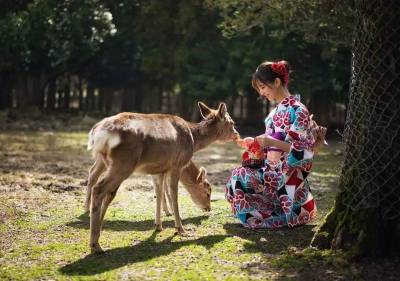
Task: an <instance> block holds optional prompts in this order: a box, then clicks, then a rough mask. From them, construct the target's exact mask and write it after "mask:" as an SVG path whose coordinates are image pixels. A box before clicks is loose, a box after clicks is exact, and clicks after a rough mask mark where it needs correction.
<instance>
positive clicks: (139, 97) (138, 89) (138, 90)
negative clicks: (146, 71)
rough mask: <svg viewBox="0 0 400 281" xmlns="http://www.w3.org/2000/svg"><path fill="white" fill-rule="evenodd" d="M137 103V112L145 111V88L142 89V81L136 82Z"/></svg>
mask: <svg viewBox="0 0 400 281" xmlns="http://www.w3.org/2000/svg"><path fill="white" fill-rule="evenodd" d="M134 93H135V96H134V97H135V104H134V107H133V108H134V110H135V111H136V112H143V89H142V83H141V82H137V83H136V84H135V91H134Z"/></svg>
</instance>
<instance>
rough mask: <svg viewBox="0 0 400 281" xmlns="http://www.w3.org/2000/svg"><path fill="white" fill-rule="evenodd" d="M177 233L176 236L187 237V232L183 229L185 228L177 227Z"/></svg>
mask: <svg viewBox="0 0 400 281" xmlns="http://www.w3.org/2000/svg"><path fill="white" fill-rule="evenodd" d="M175 229H176V231H175V235H180V236H185V234H186V232H185V230H184V229H183V227H182V226H181V227H175Z"/></svg>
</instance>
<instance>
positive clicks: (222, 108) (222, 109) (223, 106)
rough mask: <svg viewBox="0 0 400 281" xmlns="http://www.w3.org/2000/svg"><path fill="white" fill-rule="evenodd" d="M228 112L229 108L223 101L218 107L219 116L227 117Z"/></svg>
mask: <svg viewBox="0 0 400 281" xmlns="http://www.w3.org/2000/svg"><path fill="white" fill-rule="evenodd" d="M227 112H228V109H226V104H225V103H223V102H221V103H220V104H219V107H218V116H219V117H221V118H223V117H225V115H226V113H227Z"/></svg>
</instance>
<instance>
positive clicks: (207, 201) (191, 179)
mask: <svg viewBox="0 0 400 281" xmlns="http://www.w3.org/2000/svg"><path fill="white" fill-rule="evenodd" d="M206 176H207V171H206V169H205V168H204V167H200V168H198V167H197V166H196V164H195V163H194V162H193V161H192V160H190V161H189V163H188V164H187V165H186V166H185V167H183V168H182V171H181V177H180V179H179V181H180V182H181V183H182V184H183V186H184V188H185V189H186V191H187V192H188V193H189V195H190V198H191V199H192V201H193V203H194V204H195V205H196V206H197V207H199V208H200V209H202V210H203V211H206V212H209V211H211V185H210V183H209V181H208V180H207V178H206ZM153 184H154V186H155V185H156V184H158V183H157V177H155V178H153ZM163 190H164V197H163V201H162V207H163V210H164V213H165V215H167V216H171V215H172V213H171V212H170V210H169V208H168V205H167V201H166V199H167V198H168V203H169V205H170V206H172V199H171V196H170V194H169V192H168V188H166V187H165V186H164V188H163Z"/></svg>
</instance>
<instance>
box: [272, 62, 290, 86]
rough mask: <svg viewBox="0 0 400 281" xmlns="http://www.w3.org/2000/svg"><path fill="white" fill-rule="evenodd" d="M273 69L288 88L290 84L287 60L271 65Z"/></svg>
mask: <svg viewBox="0 0 400 281" xmlns="http://www.w3.org/2000/svg"><path fill="white" fill-rule="evenodd" d="M271 69H272V71H273V72H275V73H276V74H277V75H278V77H279V78H280V79H281V80H282V83H283V85H285V86H287V85H288V83H289V71H290V66H289V63H288V62H287V61H285V60H281V61H277V62H274V63H272V64H271Z"/></svg>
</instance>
